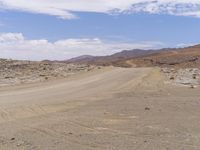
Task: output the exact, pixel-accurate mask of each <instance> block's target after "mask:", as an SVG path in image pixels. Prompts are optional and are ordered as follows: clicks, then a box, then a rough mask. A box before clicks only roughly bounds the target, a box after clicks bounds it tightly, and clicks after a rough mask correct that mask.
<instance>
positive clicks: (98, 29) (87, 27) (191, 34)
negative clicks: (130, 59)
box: [0, 0, 200, 60]
mask: <svg viewBox="0 0 200 150" xmlns="http://www.w3.org/2000/svg"><path fill="white" fill-rule="evenodd" d="M8 1H10V3H8V4H5V2H4V1H1V0H0V49H1V51H2V52H1V53H0V57H3V58H13V59H32V60H41V59H68V58H71V57H76V56H79V55H84V54H91V55H108V54H112V53H115V52H118V51H121V50H123V49H136V48H142V49H158V48H162V47H181V46H187V45H192V44H198V43H200V17H199V16H200V13H199V11H198V10H200V7H199V4H200V2H199V1H194V3H195V5H193V4H191V5H189V6H188V3H189V2H187V3H186V4H185V3H184V4H182V3H180V4H181V7H183V6H185V7H186V8H188V7H189V8H190V7H191V9H189V10H185V8H184V9H183V10H179V8H177V5H175V6H174V5H172V6H174V7H175V8H173V9H174V10H173V13H172V12H171V9H172V8H171V7H172V6H170V12H168V9H169V8H168V5H169V4H171V3H172V4H173V2H174V1H170V0H169V4H168V5H167V6H165V7H166V8H165V9H164V10H163V8H162V9H160V7H161V6H159V5H160V4H156V5H155V4H154V3H153V4H154V5H155V6H154V7H155V8H156V11H155V10H154V9H155V8H154V9H152V10H149V7H150V6H148V8H146V7H147V6H146V5H145V8H143V7H144V6H142V8H140V7H141V6H137V5H136V6H134V7H133V8H131V11H127V10H129V9H130V8H128V9H127V8H126V7H125V6H126V5H125V6H124V7H125V8H123V9H124V10H117V12H111V13H110V10H104V9H103V7H102V9H99V10H98V9H97V10H96V9H95V10H90V7H89V6H88V8H87V7H86V8H85V7H84V8H82V7H81V8H80V6H79V5H78V6H76V5H75V4H76V3H75V4H74V5H75V6H73V7H75V8H73V11H71V10H67V11H66V14H65V13H62V12H61V13H60V12H59V11H58V12H59V13H57V11H56V12H55V13H54V11H53V12H51V10H50V11H49V9H46V7H48V4H46V3H44V4H42V3H41V5H44V6H45V7H42V8H40V9H41V10H35V8H34V7H33V8H29V7H28V8H26V6H27V5H28V4H26V3H25V4H23V2H24V1H23V0H21V3H22V4H23V5H22V4H21V5H22V6H21V5H19V6H18V5H17V6H15V5H14V4H13V3H14V1H12V0H8ZM19 1H20V0H19ZM61 1H62V0H61ZM66 1H68V0H66ZM69 1H70V0H69ZM79 1H80V0H77V3H78V2H79ZM95 1H97V2H98V0H95ZM99 1H100V0H99ZM102 1H103V0H102ZM104 1H105V0H104ZM1 2H2V4H1ZM44 2H46V0H44ZM82 2H83V3H84V1H83V0H82ZM118 2H120V0H118ZM128 2H129V3H130V1H127V5H128V4H129V3H128ZM133 2H134V0H133ZM133 2H132V3H133ZM149 2H150V1H149ZM158 2H159V1H158ZM161 2H162V0H161V1H160V3H161ZM58 3H59V1H58ZM11 4H12V5H11ZM36 4H37V5H39V6H40V2H39V1H38V3H36ZM66 4H67V3H66ZM176 4H177V3H176ZM178 4H179V3H178ZM85 5H87V3H86V4H85ZM88 5H89V4H88ZM112 5H114V6H113V7H114V8H115V7H117V6H119V5H118V4H115V3H113V4H112ZM162 5H163V4H162ZM58 6H59V5H58ZM131 6H132V5H131ZM109 7H110V6H109ZM135 7H136V8H135ZM151 7H152V6H151ZM157 7H158V8H159V9H158V8H157ZM162 7H163V6H162ZM196 7H197V8H199V9H196ZM76 8H77V11H74V10H76ZM29 9H30V10H29ZM61 9H63V8H62V7H61ZM78 9H81V10H82V9H86V10H84V11H80V10H78ZM116 9H119V8H116ZM134 9H139V10H137V11H135V10H134ZM140 9H142V10H140ZM46 10H47V11H46ZM111 10H112V9H111ZM107 11H108V12H107ZM177 11H178V12H177ZM68 13H69V14H68ZM191 14H192V15H191Z"/></svg>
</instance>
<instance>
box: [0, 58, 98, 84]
mask: <svg viewBox="0 0 200 150" xmlns="http://www.w3.org/2000/svg"><path fill="white" fill-rule="evenodd" d="M95 68H97V67H96V66H92V65H85V64H67V63H64V62H57V61H47V60H45V61H41V62H36V61H17V60H7V59H0V87H1V86H6V85H16V84H22V83H23V84H24V83H34V82H42V81H46V80H50V79H57V78H59V79H60V78H67V77H69V76H71V75H74V74H77V73H80V72H85V71H91V70H93V69H95Z"/></svg>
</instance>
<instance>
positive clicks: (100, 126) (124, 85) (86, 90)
mask: <svg viewBox="0 0 200 150" xmlns="http://www.w3.org/2000/svg"><path fill="white" fill-rule="evenodd" d="M199 108H200V92H199V87H196V88H191V87H188V86H180V85H175V84H171V83H170V82H169V81H168V79H167V78H166V76H165V75H164V74H163V73H162V72H161V71H160V69H159V68H117V67H104V68H101V69H96V70H92V71H89V72H81V73H78V74H76V75H73V76H70V77H68V78H63V79H57V80H51V81H48V82H44V83H29V84H22V85H12V86H4V87H0V149H1V150H199V149H200V118H199V115H200V109H199Z"/></svg>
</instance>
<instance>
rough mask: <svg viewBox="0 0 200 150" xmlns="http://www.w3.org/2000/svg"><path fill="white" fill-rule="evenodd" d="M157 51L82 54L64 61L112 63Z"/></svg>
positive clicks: (95, 63) (138, 50)
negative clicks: (102, 54)
mask: <svg viewBox="0 0 200 150" xmlns="http://www.w3.org/2000/svg"><path fill="white" fill-rule="evenodd" d="M154 53H157V51H155V50H140V49H134V50H124V51H122V52H119V53H115V54H113V55H109V56H90V55H83V56H80V57H76V58H72V59H69V60H67V61H65V62H67V63H78V64H94V65H112V64H113V63H115V62H117V61H121V60H126V59H130V58H136V57H141V56H146V55H150V54H154Z"/></svg>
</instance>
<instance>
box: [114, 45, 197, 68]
mask: <svg viewBox="0 0 200 150" xmlns="http://www.w3.org/2000/svg"><path fill="white" fill-rule="evenodd" d="M113 65H114V66H127V67H131V66H136V67H144V66H145V67H149V66H160V67H170V66H171V67H181V68H188V67H189V68H199V67H200V45H195V46H190V47H185V48H178V49H167V50H159V51H157V53H154V54H148V55H145V56H140V57H137V58H128V59H124V60H119V61H115V62H114V63H113Z"/></svg>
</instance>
